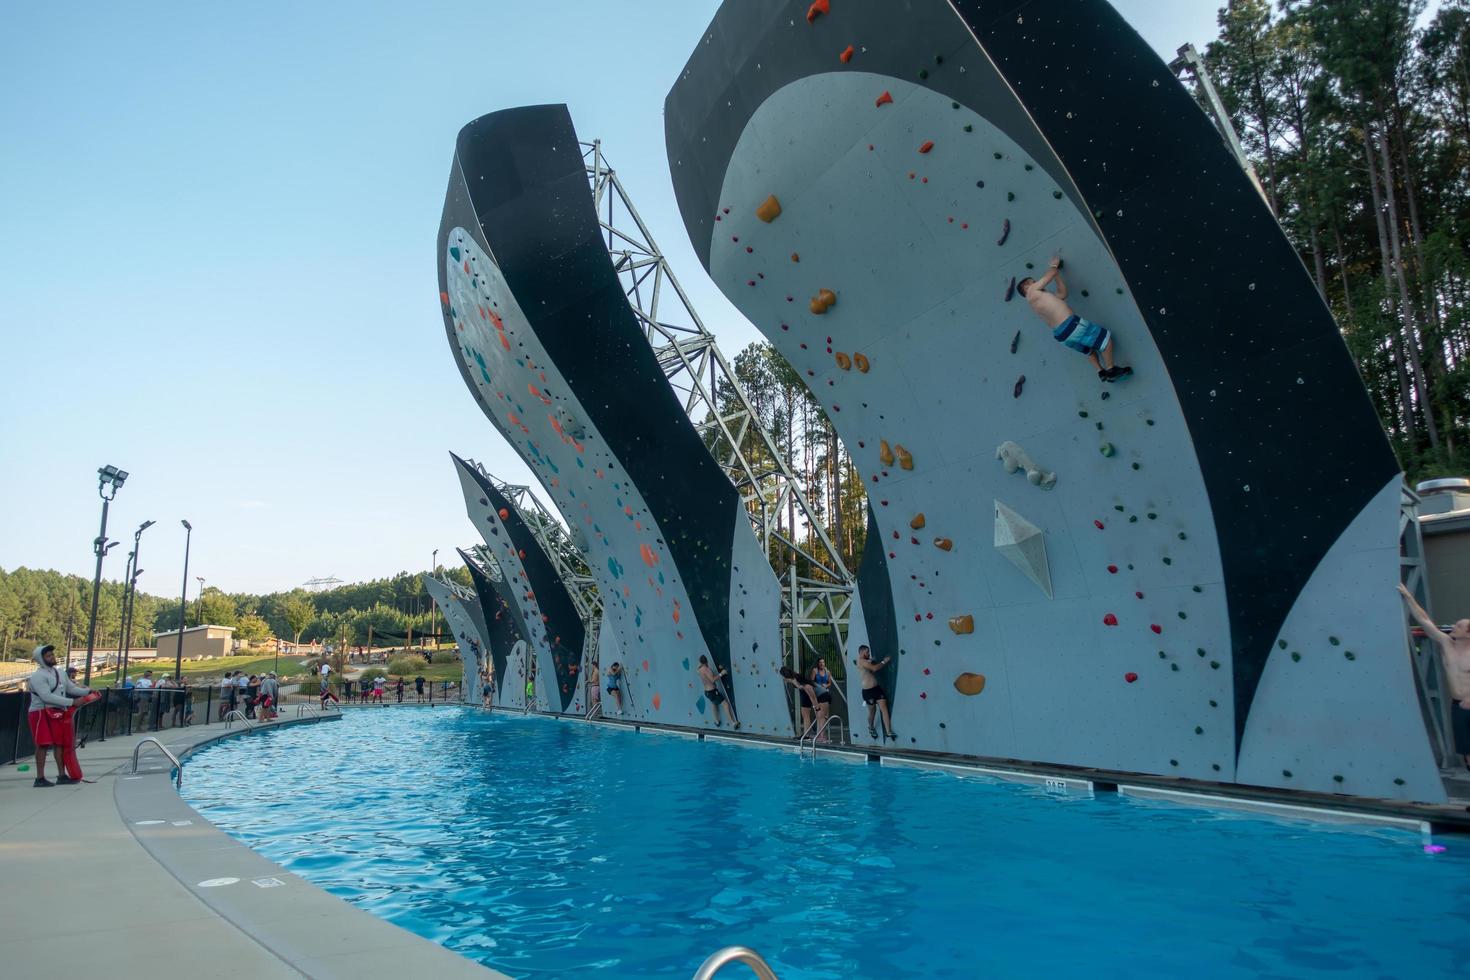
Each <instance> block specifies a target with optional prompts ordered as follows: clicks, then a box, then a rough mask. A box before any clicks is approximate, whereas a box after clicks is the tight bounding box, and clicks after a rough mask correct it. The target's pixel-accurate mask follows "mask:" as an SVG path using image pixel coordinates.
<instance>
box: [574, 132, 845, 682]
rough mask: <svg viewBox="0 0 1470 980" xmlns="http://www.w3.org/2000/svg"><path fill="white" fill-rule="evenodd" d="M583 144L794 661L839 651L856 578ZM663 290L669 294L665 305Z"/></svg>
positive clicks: (645, 307)
mask: <svg viewBox="0 0 1470 980" xmlns="http://www.w3.org/2000/svg"><path fill="white" fill-rule="evenodd" d="M581 146H582V161H583V164H584V166H585V168H586V171H587V179H588V182H589V183H590V185H591V189H592V201H593V205H594V207H595V208H596V210H597V220H598V224H599V225H600V226H601V228H602V232H603V235H604V241H605V244H606V246H607V251H608V256H609V257H610V258H611V259H612V263H613V269H614V271H616V273H617V275H618V278H619V280H620V281H621V282H622V285H623V292H624V294H625V295H626V296H627V299H628V305H629V306H630V307H631V308H632V310H633V312H634V314H635V315H637V317H638V320H639V323H640V325H641V326H642V328H643V335H644V338H645V339H646V340H647V341H648V344H649V346H650V347H651V348H652V349H653V353H654V357H655V358H657V360H658V364H659V367H660V368H661V369H662V370H663V372H664V377H665V378H667V379H668V382H669V386H670V387H671V388H673V389H674V392H675V394H676V395H677V396H678V397H679V399H680V401H681V403H682V404H683V407H684V411H685V413H686V414H687V415H688V416H689V420H690V421H691V422H693V423H694V427H695V428H696V429H697V430H698V431H699V433H700V435H701V436H702V437H703V439H704V442H705V444H706V445H707V446H709V449H710V453H711V454H712V455H713V456H714V458H715V460H716V462H718V463H719V465H720V468H721V469H722V470H723V471H724V472H725V475H726V476H727V477H729V479H730V482H731V483H732V484H733V485H734V487H735V489H736V490H737V491H738V492H739V493H740V498H741V501H742V503H743V504H744V509H745V512H746V514H747V516H748V517H749V518H750V522H751V525H752V526H753V528H754V530H755V533H756V537H757V539H758V540H759V541H760V542H761V547H762V548H763V549H764V550H765V553H766V556H767V558H768V559H770V560H771V564H772V570H773V571H774V572H775V573H776V577H777V579H778V580H782V590H781V628H782V629H783V630H784V631H786V635H787V636H788V637H789V640H790V643H789V645H788V651H789V653H790V657H791V662H792V665H793V667H795V668H797V669H799V668H800V652H801V648H802V645H803V644H805V645H806V646H807V647H808V648H810V649H811V650H812V651H813V652H814V653H821V652H822V651H820V650H818V649H817V648H816V647H815V646H814V645H813V642H812V636H813V635H816V634H818V633H823V632H830V634H831V637H832V639H833V640H834V641H835V643H836V650H837V651H838V655H839V656H841V655H842V654H843V653H845V651H846V648H847V631H848V625H849V622H850V620H851V610H852V602H853V589H854V587H855V584H856V583H855V580H854V578H853V575H852V573H851V572H850V571H849V570H848V568H847V565H846V563H844V562H843V560H842V556H841V553H840V552H839V551H838V549H837V547H836V546H835V545H834V544H833V543H832V540H831V538H830V537H829V536H828V534H827V530H826V528H825V527H824V526H823V524H822V522H821V521H819V520H818V519H817V515H816V512H815V510H814V509H813V508H812V506H811V504H810V502H809V501H808V500H807V498H806V494H805V492H803V490H802V488H801V482H800V481H799V480H798V479H797V477H796V474H795V473H794V472H793V470H792V468H791V465H790V461H789V460H787V459H786V458H785V456H784V455H783V454H782V453H781V452H780V450H779V449H778V447H777V445H776V441H775V439H773V438H772V437H771V434H770V433H769V432H768V431H767V430H766V428H765V426H764V425H762V424H761V421H760V417H759V416H758V415H757V414H756V412H755V410H754V408H753V407H752V405H751V402H750V399H749V398H748V397H747V396H746V394H745V390H744V387H743V386H742V385H741V384H740V381H739V380H738V379H737V378H736V376H735V372H734V371H733V370H731V368H730V364H729V362H728V361H726V360H725V356H724V354H723V353H721V351H720V348H719V345H718V344H717V343H716V341H715V337H714V335H713V334H712V333H710V331H709V330H708V329H707V328H706V327H705V325H704V322H703V321H702V320H701V319H700V317H699V314H698V313H697V312H696V311H695V309H694V306H693V304H691V303H690V302H689V297H688V295H687V294H686V293H685V292H684V289H683V287H682V286H680V285H679V280H678V279H677V278H676V277H675V276H674V272H673V269H672V268H670V266H669V264H668V262H667V261H666V260H665V259H664V256H663V253H662V252H660V251H659V249H658V245H657V244H656V243H655V242H654V240H653V235H652V233H651V232H650V231H649V230H648V226H647V225H645V224H644V223H643V219H642V217H640V216H639V214H638V210H637V208H635V207H634V206H633V202H632V201H631V200H630V199H629V197H628V193H627V191H626V190H625V189H624V188H623V185H622V182H621V181H619V180H618V176H617V172H616V171H615V170H614V169H613V168H612V166H611V165H609V164H608V162H607V157H606V156H605V155H604V154H603V152H602V141H601V140H593V141H592V142H591V143H583V144H581ZM666 294H671V295H670V296H669V297H668V301H666V302H665V301H664V300H665V298H666ZM752 447H753V448H752ZM783 510H785V511H787V512H789V513H790V512H794V513H796V514H799V516H800V520H801V521H802V522H804V523H805V524H806V527H807V529H808V538H807V540H806V542H802V541H798V540H797V538H796V533H795V528H794V527H792V528H787V529H784V530H783V529H782V528H781V526H780V515H781V513H782V511H783ZM794 523H795V522H793V524H794ZM773 541H775V542H778V543H779V545H780V546H781V548H782V550H783V552H784V553H785V554H789V555H792V556H794V559H795V560H793V561H792V562H791V563H790V564H789V565H788V566H787V567H785V568H784V569H783V568H782V567H781V564H780V563H779V562H778V561H776V560H775V559H774V558H772V554H771V544H772V542H773ZM803 562H805V563H806V564H805V570H806V572H807V573H806V574H802V568H801V566H802V563H803Z"/></svg>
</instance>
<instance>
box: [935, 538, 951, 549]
mask: <svg viewBox="0 0 1470 980" xmlns="http://www.w3.org/2000/svg"><path fill="white" fill-rule="evenodd" d="M934 547H936V548H938V549H939V550H940V551H953V550H954V542H953V541H951V540H950V539H949V538H935V539H934Z"/></svg>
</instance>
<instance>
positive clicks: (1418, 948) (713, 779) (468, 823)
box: [184, 708, 1470, 980]
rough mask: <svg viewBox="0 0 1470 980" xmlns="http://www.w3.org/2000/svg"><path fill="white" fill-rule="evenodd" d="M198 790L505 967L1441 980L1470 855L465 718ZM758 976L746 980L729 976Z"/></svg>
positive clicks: (244, 825) (272, 845)
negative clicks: (755, 953) (758, 958)
mask: <svg viewBox="0 0 1470 980" xmlns="http://www.w3.org/2000/svg"><path fill="white" fill-rule="evenodd" d="M196 759H197V761H196V762H195V763H194V764H192V765H190V766H189V769H188V777H187V779H186V780H185V782H184V795H185V798H186V799H187V800H188V801H189V802H190V803H191V804H193V805H194V806H195V807H196V808H197V809H198V810H199V811H200V812H201V813H202V814H204V815H205V816H206V817H208V818H209V819H210V820H212V821H213V822H215V823H216V824H217V825H219V826H220V827H221V828H223V829H224V830H225V831H227V832H228V833H230V834H231V835H233V836H234V837H236V838H237V839H239V840H241V841H242V842H244V843H245V844H247V845H249V846H250V847H251V848H253V849H255V850H257V851H259V852H261V853H262V854H264V855H266V856H267V857H270V858H271V859H272V860H274V861H276V862H278V863H280V864H282V865H284V866H285V867H287V868H289V869H290V870H291V871H293V872H295V873H297V874H299V875H302V876H303V877H305V878H307V879H309V880H311V881H313V882H315V883H316V884H318V885H320V886H321V887H323V888H325V889H327V890H328V891H330V892H332V893H333V894H336V895H338V896H340V897H342V898H344V899H346V900H348V901H350V902H353V903H354V904H357V905H360V906H361V907H363V908H365V909H367V910H369V911H371V912H373V913H375V914H377V915H379V916H382V917H383V918H386V919H389V920H391V921H393V922H395V923H397V924H399V925H401V926H403V927H404V928H407V929H409V930H411V931H413V932H416V933H418V934H419V935H422V936H425V937H427V938H429V939H432V940H435V941H437V942H441V943H443V944H444V945H446V946H448V947H450V948H451V949H454V950H457V951H459V952H461V953H463V954H464V955H465V956H468V957H471V958H473V959H476V960H479V961H481V962H483V963H485V964H486V965H489V966H493V967H495V968H496V969H499V970H502V971H504V972H506V973H508V974H511V975H512V976H518V977H526V976H536V977H551V976H572V975H574V974H577V973H582V972H590V973H594V974H600V975H602V976H606V977H651V976H667V977H689V976H691V975H692V974H693V972H694V970H695V968H696V967H697V966H698V965H699V963H700V962H701V961H702V960H703V959H704V957H705V956H707V955H708V954H709V953H710V952H712V951H714V950H715V949H716V948H718V947H720V946H724V945H728V944H730V943H744V944H746V945H749V946H753V947H754V948H756V949H757V950H759V951H760V952H761V953H762V954H763V955H765V956H766V957H767V958H768V959H769V960H770V961H771V962H772V964H773V965H774V966H775V968H776V971H777V973H778V975H779V976H780V977H781V978H782V980H816V978H839V977H841V978H846V977H872V978H888V977H976V976H1019V975H1032V974H1037V973H1042V972H1054V973H1061V974H1067V975H1070V974H1074V973H1080V972H1083V971H1086V972H1087V973H1088V974H1090V975H1093V976H1097V975H1103V976H1180V975H1186V974H1187V975H1192V976H1195V977H1200V976H1206V977H1217V976H1219V977H1236V976H1238V977H1255V976H1260V975H1272V976H1327V975H1335V976H1353V975H1370V976H1385V975H1386V976H1401V977H1405V976H1433V975H1448V974H1449V973H1451V972H1452V971H1458V970H1459V969H1460V966H1461V964H1462V963H1463V962H1464V958H1465V951H1466V949H1470V916H1467V911H1470V844H1460V843H1458V842H1457V841H1456V840H1455V839H1450V840H1448V841H1447V842H1446V843H1447V844H1448V846H1449V851H1448V852H1447V853H1445V854H1439V855H1434V856H1430V855H1426V854H1424V853H1423V851H1422V850H1421V848H1420V846H1419V838H1418V836H1417V835H1416V834H1412V833H1408V832H1405V831H1399V830H1388V829H1384V830H1373V829H1360V828H1344V827H1331V826H1325V825H1316V824H1307V823H1298V822H1285V821H1275V820H1271V819H1266V818H1259V817H1254V816H1249V815H1242V814H1235V813H1225V812H1215V811H1208V810H1201V809H1196V808H1193V807H1180V806H1174V805H1169V804H1162V803H1151V802H1142V801H1137V800H1130V799H1126V798H1119V797H1116V796H1114V795H1112V794H1102V795H1100V796H1099V797H1098V798H1097V799H1085V798H1078V797H1064V796H1055V795H1049V794H1048V793H1047V792H1046V791H1045V790H1044V789H1042V788H1039V787H1037V788H1032V787H1028V786H1021V785H1016V784H1001V783H992V782H989V781H986V780H982V779H977V778H967V777H960V776H955V775H951V774H949V773H944V772H935V771H921V770H910V769H901V768H892V767H879V766H873V765H864V764H860V763H850V762H845V761H840V760H834V759H832V758H830V757H823V758H821V759H818V760H816V761H813V760H811V759H810V758H808V759H805V760H803V759H800V758H798V757H797V755H796V754H795V753H794V752H791V751H776V750H774V749H760V748H748V747H742V746H738V745H732V744H729V743H722V742H715V741H706V742H703V743H701V742H698V741H694V740H692V739H685V738H678V737H672V736H667V735H658V734H648V733H645V734H637V733H634V732H632V731H630V730H623V729H613V728H609V727H603V726H589V725H585V724H581V723H573V722H559V721H555V720H550V719H541V718H534V717H533V718H523V717H520V716H511V715H505V714H496V715H489V714H485V713H483V712H479V711H475V710H472V709H460V708H449V709H417V708H414V709H397V708H395V709H385V710H357V711H349V712H347V713H346V717H345V718H344V719H343V720H342V722H341V723H340V724H334V725H310V726H301V727H297V728H290V729H283V730H279V731H275V732H270V733H265V734H262V735H260V736H254V737H250V738H239V739H228V740H225V741H223V742H220V743H218V744H216V745H213V746H210V747H208V748H206V749H203V750H202V751H201V752H200V753H199V754H198V755H197V756H196ZM731 975H732V976H733V975H736V974H734V973H732V974H731Z"/></svg>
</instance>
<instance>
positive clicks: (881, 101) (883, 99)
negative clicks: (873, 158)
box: [869, 92, 893, 149]
mask: <svg viewBox="0 0 1470 980" xmlns="http://www.w3.org/2000/svg"><path fill="white" fill-rule="evenodd" d="M892 102H893V96H892V95H891V94H889V93H888V92H884V93H883V94H882V95H880V96H878V100H877V101H876V102H874V103H873V108H875V109H876V108H878V107H879V106H885V105H889V104H891V103H892ZM869 149H871V147H869Z"/></svg>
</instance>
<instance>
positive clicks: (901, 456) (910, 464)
mask: <svg viewBox="0 0 1470 980" xmlns="http://www.w3.org/2000/svg"><path fill="white" fill-rule="evenodd" d="M893 455H895V456H897V457H898V466H899V469H904V470H911V469H913V468H914V457H913V456H912V455H910V454H909V451H908V450H907V449H905V448H903V447H902V446H900V445H897V444H895V445H894V447H893Z"/></svg>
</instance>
